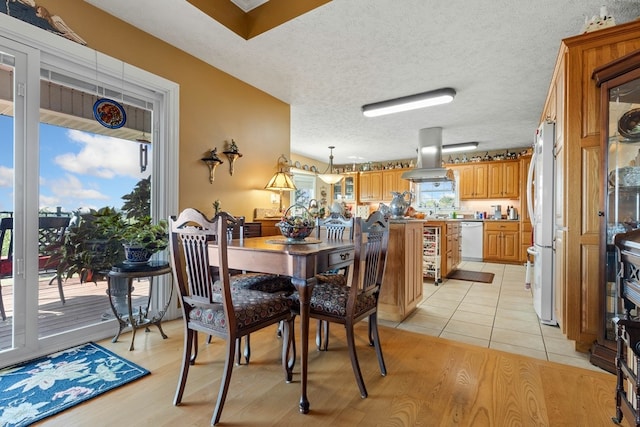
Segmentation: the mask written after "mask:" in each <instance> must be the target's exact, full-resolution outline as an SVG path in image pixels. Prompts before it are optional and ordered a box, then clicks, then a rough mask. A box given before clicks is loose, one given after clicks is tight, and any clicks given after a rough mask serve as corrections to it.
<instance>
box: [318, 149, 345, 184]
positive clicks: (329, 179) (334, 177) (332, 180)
mask: <svg viewBox="0 0 640 427" xmlns="http://www.w3.org/2000/svg"><path fill="white" fill-rule="evenodd" d="M334 148H336V147H334V146H333V145H331V146H329V150H331V154H330V155H329V167H328V168H327V171H329V173H327V171H325V173H322V174H320V175H318V178H320V179H321V180H323V181H324V182H326V183H327V184H330V185H333V184H336V183H338V182H340V181H341V180H342V175H340V174H339V173H333V149H334Z"/></svg>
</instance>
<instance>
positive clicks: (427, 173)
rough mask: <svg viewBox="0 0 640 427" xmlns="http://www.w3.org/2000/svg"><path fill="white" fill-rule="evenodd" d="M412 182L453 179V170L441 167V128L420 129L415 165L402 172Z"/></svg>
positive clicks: (403, 177) (403, 176)
mask: <svg viewBox="0 0 640 427" xmlns="http://www.w3.org/2000/svg"><path fill="white" fill-rule="evenodd" d="M402 179H407V180H409V181H412V182H443V181H453V180H454V177H453V171H452V170H451V169H445V168H443V167H442V128H426V129H420V132H419V135H418V161H417V163H416V167H415V168H414V169H412V170H410V171H407V172H405V173H403V174H402Z"/></svg>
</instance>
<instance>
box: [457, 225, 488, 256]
mask: <svg viewBox="0 0 640 427" xmlns="http://www.w3.org/2000/svg"><path fill="white" fill-rule="evenodd" d="M483 236H484V224H483V222H482V221H462V222H461V223H460V242H461V243H460V246H461V250H462V260H463V261H482V244H483V242H482V240H483Z"/></svg>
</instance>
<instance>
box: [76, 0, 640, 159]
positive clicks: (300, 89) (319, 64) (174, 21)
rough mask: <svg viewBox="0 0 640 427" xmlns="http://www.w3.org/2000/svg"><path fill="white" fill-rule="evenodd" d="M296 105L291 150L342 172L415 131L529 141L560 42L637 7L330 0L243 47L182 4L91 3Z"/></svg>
mask: <svg viewBox="0 0 640 427" xmlns="http://www.w3.org/2000/svg"><path fill="white" fill-rule="evenodd" d="M85 1H87V2H88V3H90V4H92V5H94V6H96V7H98V8H100V9H102V10H104V11H106V12H108V13H110V14H112V15H114V16H116V17H118V18H120V19H122V20H124V21H126V22H128V23H130V24H132V25H135V26H136V27H138V28H140V29H142V30H144V31H146V32H148V33H150V34H152V35H154V36H156V37H158V38H160V39H162V40H165V41H166V42H168V43H170V44H172V45H174V46H177V47H178V48H180V49H182V50H184V51H186V52H189V53H190V54H192V55H194V56H196V57H198V58H201V59H202V60H204V61H206V62H208V63H209V64H211V65H213V66H215V67H217V68H219V69H221V70H223V71H225V72H227V73H229V74H231V75H233V76H236V77H237V78H239V79H240V80H243V81H245V82H247V83H249V84H251V85H253V86H255V87H257V88H259V89H261V90H263V91H265V92H267V93H269V94H271V95H273V96H274V97H276V98H278V99H281V100H282V101H284V102H287V103H289V104H290V105H291V151H292V152H294V153H297V154H300V155H303V156H307V157H311V158H315V159H319V160H324V161H326V159H327V158H328V154H329V149H328V148H327V147H328V146H329V145H335V147H336V148H335V150H334V156H335V162H336V163H351V162H353V161H358V162H361V161H379V160H395V159H407V158H411V157H414V156H415V151H416V147H417V144H418V130H419V129H421V128H426V127H433V126H440V127H442V128H443V143H444V144H445V145H446V144H456V143H460V142H466V141H479V143H480V146H479V150H480V152H483V151H486V150H497V149H500V150H501V149H506V148H512V147H525V146H529V145H530V144H531V141H532V138H533V135H534V132H535V128H536V126H537V124H538V121H539V119H540V115H541V113H542V108H543V103H544V101H545V97H546V94H547V90H548V87H549V83H550V80H551V73H552V71H553V66H554V63H555V60H556V56H557V53H558V48H559V46H560V41H561V39H563V38H566V37H570V36H574V35H577V34H579V33H580V32H581V30H582V27H583V25H584V22H585V18H587V17H589V18H591V17H592V16H593V15H598V14H599V12H600V6H601V5H603V4H604V5H606V6H607V9H608V12H609V15H612V16H613V18H614V19H615V21H616V23H617V24H621V23H625V22H628V21H631V20H634V19H636V18H638V17H639V16H640V0H608V1H603V0H536V1H531V0H491V1H469V0H448V1H436V0H402V1H398V0H333V1H331V2H329V3H327V4H325V5H323V6H321V7H319V8H317V9H315V10H312V11H310V12H308V13H306V14H304V15H301V16H299V17H298V18H295V19H293V20H291V21H288V22H286V23H284V24H282V25H280V26H278V27H276V28H274V29H272V30H270V31H268V32H266V33H263V34H261V35H259V36H257V37H255V38H252V39H250V40H244V39H243V38H241V37H239V36H237V35H236V34H234V33H233V32H231V31H230V30H228V29H226V28H225V27H224V26H222V25H221V24H219V23H218V22H216V21H214V20H212V19H211V18H210V17H208V16H207V15H205V14H204V13H202V12H201V11H200V10H198V9H197V8H195V7H193V6H192V5H191V4H189V3H188V2H187V1H185V0H163V1H162V2H158V1H157V0H136V1H135V2H132V1H130V0H110V1H108V2H105V1H102V0H85ZM441 87H452V88H454V89H455V90H456V91H457V96H456V98H455V99H454V101H453V102H452V103H451V104H448V105H445V106H439V107H432V108H428V109H423V110H418V111H414V112H407V113H399V114H394V115H389V116H384V117H377V118H365V117H363V116H362V114H361V110H360V109H361V106H362V105H364V104H368V103H372V102H376V101H382V100H386V99H390V98H397V97H400V96H405V95H410V94H414V93H419V92H424V91H429V90H432V89H437V88H441Z"/></svg>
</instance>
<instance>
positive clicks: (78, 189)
mask: <svg viewBox="0 0 640 427" xmlns="http://www.w3.org/2000/svg"><path fill="white" fill-rule="evenodd" d="M49 188H51V192H52V193H53V194H54V196H55V197H57V198H58V199H59V200H64V201H67V202H68V201H69V200H83V201H84V200H87V199H89V200H108V199H109V197H108V196H107V195H105V194H103V193H101V192H100V191H98V190H95V189H92V188H84V187H83V183H82V181H80V180H79V179H78V178H77V177H75V176H73V175H70V174H66V175H65V176H64V178H59V179H55V180H52V182H51V183H50V185H49Z"/></svg>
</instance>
